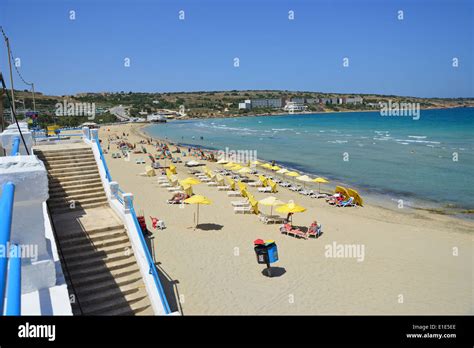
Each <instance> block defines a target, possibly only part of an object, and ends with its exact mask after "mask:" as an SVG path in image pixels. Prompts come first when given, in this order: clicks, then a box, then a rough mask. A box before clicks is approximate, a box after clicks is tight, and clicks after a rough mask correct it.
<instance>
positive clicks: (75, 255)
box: [63, 241, 132, 262]
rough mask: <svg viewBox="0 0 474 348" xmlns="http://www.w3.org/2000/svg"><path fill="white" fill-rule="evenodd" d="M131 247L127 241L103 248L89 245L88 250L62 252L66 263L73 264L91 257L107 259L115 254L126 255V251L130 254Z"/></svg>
mask: <svg viewBox="0 0 474 348" xmlns="http://www.w3.org/2000/svg"><path fill="white" fill-rule="evenodd" d="M131 249H132V246H131V245H130V243H129V242H128V241H127V242H126V243H124V244H118V245H117V244H116V245H108V246H103V247H100V248H99V247H97V246H92V245H89V249H84V248H79V249H78V250H76V249H67V250H63V255H64V258H65V259H66V262H74V261H76V260H83V259H85V258H89V257H91V256H96V255H102V256H103V257H107V256H108V255H113V254H117V253H126V252H127V251H128V252H129V253H131V252H132V251H131Z"/></svg>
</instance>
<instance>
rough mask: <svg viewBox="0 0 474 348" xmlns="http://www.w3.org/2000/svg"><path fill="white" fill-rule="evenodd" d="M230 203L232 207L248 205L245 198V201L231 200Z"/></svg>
mask: <svg viewBox="0 0 474 348" xmlns="http://www.w3.org/2000/svg"><path fill="white" fill-rule="evenodd" d="M230 204H231V205H232V206H233V207H247V206H250V203H249V201H247V200H245V201H232V202H230Z"/></svg>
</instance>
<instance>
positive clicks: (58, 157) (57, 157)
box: [36, 152, 95, 163]
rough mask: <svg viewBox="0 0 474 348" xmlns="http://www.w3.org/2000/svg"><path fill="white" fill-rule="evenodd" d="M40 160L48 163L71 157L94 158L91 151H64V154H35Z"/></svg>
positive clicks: (68, 159)
mask: <svg viewBox="0 0 474 348" xmlns="http://www.w3.org/2000/svg"><path fill="white" fill-rule="evenodd" d="M36 156H37V157H38V158H39V159H40V160H42V161H46V162H49V163H53V162H57V163H59V162H60V161H70V160H72V159H84V158H90V159H94V158H95V157H94V154H93V153H92V152H86V153H71V154H69V153H65V154H54V155H44V154H37V155H36Z"/></svg>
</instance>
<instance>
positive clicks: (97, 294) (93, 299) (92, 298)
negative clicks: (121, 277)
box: [78, 278, 145, 305]
mask: <svg viewBox="0 0 474 348" xmlns="http://www.w3.org/2000/svg"><path fill="white" fill-rule="evenodd" d="M109 283H111V286H110V287H109V288H97V289H94V290H91V291H90V292H89V293H87V294H86V293H83V292H81V291H80V290H78V293H80V294H81V295H80V296H81V297H80V300H81V305H91V304H93V303H98V302H103V301H104V300H105V301H106V300H107V299H109V298H114V297H123V296H127V295H130V294H133V293H136V292H139V291H140V290H142V289H144V288H145V284H144V283H143V281H142V280H141V278H138V281H133V282H129V283H128V284H124V285H118V284H116V283H114V282H113V280H112V281H110V282H109Z"/></svg>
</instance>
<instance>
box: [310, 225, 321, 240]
mask: <svg viewBox="0 0 474 348" xmlns="http://www.w3.org/2000/svg"><path fill="white" fill-rule="evenodd" d="M322 228H323V226H322V225H321V224H314V223H313V224H311V226H309V228H308V232H307V233H306V234H307V236H308V238H309V237H313V238H319V236H321V233H322Z"/></svg>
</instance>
